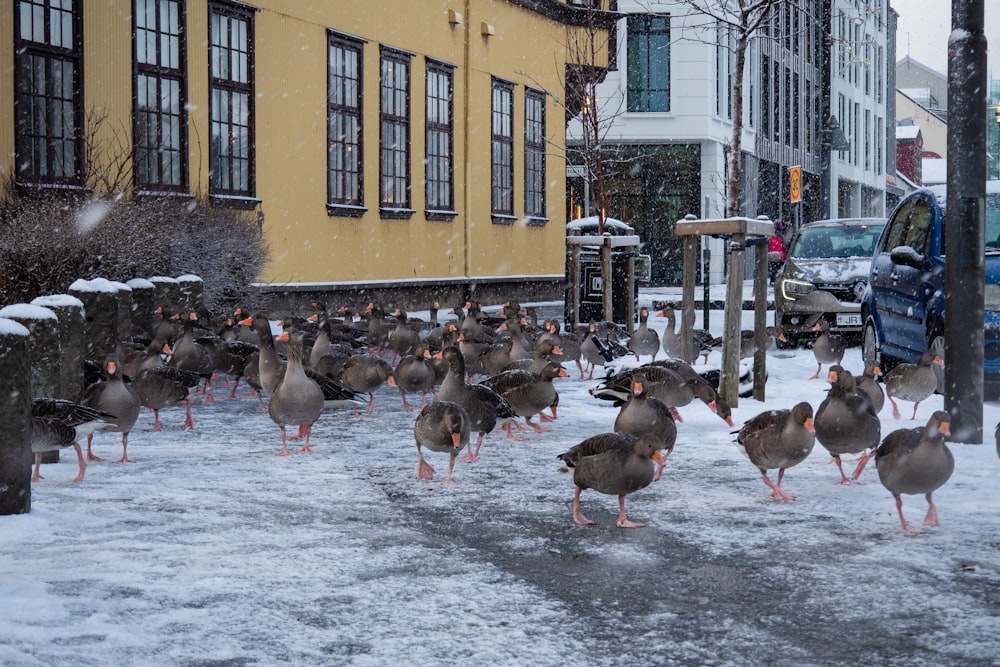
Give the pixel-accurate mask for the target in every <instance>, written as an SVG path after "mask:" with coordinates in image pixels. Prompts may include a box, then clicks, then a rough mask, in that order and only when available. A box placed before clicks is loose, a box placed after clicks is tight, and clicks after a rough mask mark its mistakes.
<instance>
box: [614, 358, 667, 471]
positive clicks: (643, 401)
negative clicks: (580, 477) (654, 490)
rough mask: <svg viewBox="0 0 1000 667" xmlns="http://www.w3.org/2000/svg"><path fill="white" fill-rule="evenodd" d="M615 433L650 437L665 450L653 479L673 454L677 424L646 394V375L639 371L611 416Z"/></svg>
mask: <svg viewBox="0 0 1000 667" xmlns="http://www.w3.org/2000/svg"><path fill="white" fill-rule="evenodd" d="M615 433H628V434H630V435H634V436H636V437H639V436H641V435H653V436H656V437H657V438H659V439H660V441H661V442H662V445H661V448H662V449H664V450H666V454H664V455H663V462H662V463H659V464H657V467H656V473H655V474H654V475H653V480H654V481H655V480H658V479H660V476H661V475H662V474H663V467H664V465H666V462H667V458H668V457H669V456H670V454H671V453H672V452H673V451H674V445H675V444H676V442H677V424H676V423H675V422H674V416H673V414H672V413H671V412H670V408H669V407H667V405H666V404H665V403H664V402H663V401H661V400H660V399H658V398H656V397H654V396H650V395H649V392H647V391H646V376H645V375H644V374H643V373H641V372H638V373H634V374H633V375H632V391H631V393H630V395H629V399H628V401H626V402H625V405H623V406H622V407H621V410H619V411H618V416H617V417H615Z"/></svg>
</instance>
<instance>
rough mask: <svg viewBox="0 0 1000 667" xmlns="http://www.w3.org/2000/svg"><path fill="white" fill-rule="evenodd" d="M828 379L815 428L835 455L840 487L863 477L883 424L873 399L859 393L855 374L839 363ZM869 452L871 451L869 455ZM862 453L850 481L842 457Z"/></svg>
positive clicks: (834, 366)
mask: <svg viewBox="0 0 1000 667" xmlns="http://www.w3.org/2000/svg"><path fill="white" fill-rule="evenodd" d="M827 379H828V380H829V381H830V390H829V392H827V395H826V398H824V399H823V402H822V403H820V404H819V408H817V409H816V418H815V419H814V420H813V426H814V427H815V429H816V440H817V441H819V444H821V445H823V447H824V448H826V450H827V451H828V452H830V455H831V456H833V460H834V462H835V463H836V464H837V469H838V470H840V481H839V482H837V483H838V484H850V483H851V481H853V480H857V479H858V477H860V476H861V471H862V470H864V469H865V465H867V463H868V460H869V459H870V458H871V456H872V454H873V453H874V451H875V448H876V447H878V443H879V440H880V439H881V437H882V422H881V421H879V418H878V415H877V414H875V409H874V407H873V406H872V402H871V398H869V396H868V394H866V393H864V392H863V391H858V390H857V389H856V386H855V383H854V375H852V374H851V372H850V371H848V370H847V369H845V368H843V367H842V366H840V365H839V364H834V365H833V366H831V367H830V370H829V372H828V376H827ZM869 450H870V452H869ZM858 453H860V454H861V458H860V459H859V461H858V466H857V468H855V470H854V473H853V474H852V475H851V478H850V479H848V478H847V475H845V474H844V468H843V465H842V464H841V460H840V457H841V455H842V454H858Z"/></svg>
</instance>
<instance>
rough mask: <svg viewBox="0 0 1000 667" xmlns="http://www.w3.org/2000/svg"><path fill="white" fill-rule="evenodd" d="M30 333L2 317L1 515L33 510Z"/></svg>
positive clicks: (0, 365) (0, 364) (0, 413)
mask: <svg viewBox="0 0 1000 667" xmlns="http://www.w3.org/2000/svg"><path fill="white" fill-rule="evenodd" d="M29 336H30V333H29V331H28V329H27V328H25V327H24V326H23V325H21V324H19V323H18V322H15V321H14V320H8V319H4V318H0V423H2V424H3V428H0V515H8V514H26V513H27V512H30V511H31V464H32V456H31V439H30V438H31V357H30V354H29V352H28V337H29Z"/></svg>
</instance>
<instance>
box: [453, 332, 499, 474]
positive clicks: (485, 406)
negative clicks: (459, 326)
mask: <svg viewBox="0 0 1000 667" xmlns="http://www.w3.org/2000/svg"><path fill="white" fill-rule="evenodd" d="M441 356H442V357H443V358H444V359H445V360H446V361H447V362H448V373H447V374H446V375H445V377H444V380H443V381H442V382H441V388H440V390H439V391H438V399H439V400H441V401H449V402H452V403H458V404H459V405H461V406H462V407H463V408H465V412H466V413H467V414H468V415H469V421H470V424H471V430H472V431H475V432H476V433H478V434H479V437H478V439H477V440H476V448H475V449H474V450H473V449H472V447H471V446H470V447H469V448H468V449H467V452H466V455H465V456H463V457H462V459H461V460H462V461H469V462H471V461H475V460H477V459H478V458H479V448H480V447H482V446H483V436H485V435H486V434H487V433H490V432H491V431H493V429H494V428H496V425H497V421H498V420H499V419H509V418H511V417H515V416H516V415H515V414H514V411H513V410H512V409H511V407H510V404H509V403H508V402H507V401H506V400H505V399H504V398H503V397H502V396H500V394H498V393H496V392H495V391H493V390H492V389H490V388H489V387H484V386H483V385H481V384H468V383H466V381H465V359H464V358H463V357H462V352H461V351H460V350H459V349H458V348H457V347H455V346H454V345H450V346H448V347H446V348H444V350H442V352H441Z"/></svg>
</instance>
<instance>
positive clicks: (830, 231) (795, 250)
mask: <svg viewBox="0 0 1000 667" xmlns="http://www.w3.org/2000/svg"><path fill="white" fill-rule="evenodd" d="M882 227H883V225H843V226H823V227H812V228H810V227H803V228H802V230H801V231H800V232H799V237H798V240H796V241H795V245H794V246H792V252H791V253H790V254H791V256H792V258H793V259H824V258H827V257H871V256H872V253H874V251H875V243H876V242H877V241H878V237H879V234H881V233H882Z"/></svg>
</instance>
